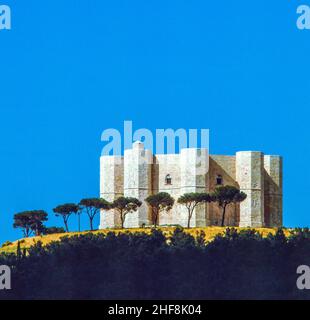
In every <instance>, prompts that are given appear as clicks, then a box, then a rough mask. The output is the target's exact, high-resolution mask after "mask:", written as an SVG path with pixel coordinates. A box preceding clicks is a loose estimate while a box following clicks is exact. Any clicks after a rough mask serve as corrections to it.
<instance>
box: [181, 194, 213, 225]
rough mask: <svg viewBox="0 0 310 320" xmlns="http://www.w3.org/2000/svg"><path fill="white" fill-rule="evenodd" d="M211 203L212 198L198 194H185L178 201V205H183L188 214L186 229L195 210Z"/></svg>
mask: <svg viewBox="0 0 310 320" xmlns="http://www.w3.org/2000/svg"><path fill="white" fill-rule="evenodd" d="M211 201H212V197H211V196H210V195H209V194H208V193H199V192H192V193H185V194H183V195H182V196H181V197H180V198H179V199H178V203H179V204H182V205H184V206H185V207H186V209H187V212H188V219H187V228H190V223H191V219H192V216H193V213H194V210H195V208H196V207H197V206H198V205H200V204H202V203H206V202H211Z"/></svg>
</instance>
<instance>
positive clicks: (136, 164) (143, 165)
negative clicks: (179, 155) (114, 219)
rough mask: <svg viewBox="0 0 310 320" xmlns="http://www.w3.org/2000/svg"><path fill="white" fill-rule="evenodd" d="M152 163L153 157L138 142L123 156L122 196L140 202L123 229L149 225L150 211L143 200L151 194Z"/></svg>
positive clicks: (127, 218)
mask: <svg viewBox="0 0 310 320" xmlns="http://www.w3.org/2000/svg"><path fill="white" fill-rule="evenodd" d="M152 162H153V155H152V152H151V151H150V150H145V149H144V145H143V143H142V142H140V141H136V142H134V143H133V146H132V149H128V150H125V154H124V196H125V197H134V198H137V199H139V200H140V201H141V202H142V206H141V207H140V208H138V210H137V211H136V212H131V213H129V214H128V215H127V217H126V220H125V225H124V226H125V227H127V228H137V227H141V226H142V225H149V224H150V223H151V222H150V221H151V219H150V212H149V211H150V210H149V208H148V206H147V204H146V203H145V201H144V199H145V198H147V197H148V196H149V195H150V194H151V193H152Z"/></svg>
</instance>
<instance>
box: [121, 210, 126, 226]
mask: <svg viewBox="0 0 310 320" xmlns="http://www.w3.org/2000/svg"><path fill="white" fill-rule="evenodd" d="M124 220H125V219H124V217H123V214H122V213H121V228H122V229H124Z"/></svg>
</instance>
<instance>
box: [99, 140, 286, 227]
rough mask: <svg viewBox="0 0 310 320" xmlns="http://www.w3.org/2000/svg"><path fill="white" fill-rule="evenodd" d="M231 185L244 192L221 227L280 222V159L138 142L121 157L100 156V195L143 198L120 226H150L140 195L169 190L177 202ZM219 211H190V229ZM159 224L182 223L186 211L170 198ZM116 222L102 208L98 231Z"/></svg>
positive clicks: (214, 221) (213, 219) (217, 219)
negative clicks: (162, 150)
mask: <svg viewBox="0 0 310 320" xmlns="http://www.w3.org/2000/svg"><path fill="white" fill-rule="evenodd" d="M220 185H233V186H235V187H238V188H240V190H241V191H243V192H245V193H246V194H247V198H246V200H245V201H244V202H242V203H240V204H231V205H229V207H228V208H227V212H226V217H225V225H227V226H240V227H263V226H265V227H280V226H282V157H280V156H273V155H264V154H263V153H262V152H260V151H240V152H237V153H236V155H235V156H223V155H209V153H208V150H207V149H193V148H188V149H182V150H181V152H180V153H179V154H160V155H153V154H152V153H151V151H149V150H145V148H144V145H143V143H141V142H139V141H137V142H135V143H134V144H133V147H132V149H129V150H125V153H124V156H102V157H101V158H100V196H101V197H102V198H104V199H106V200H108V201H113V200H114V199H116V198H117V197H119V196H125V197H135V198H138V199H139V200H140V201H142V203H143V204H142V206H141V207H140V208H139V209H138V211H136V212H133V213H129V214H128V215H127V217H126V220H125V224H124V226H125V227H126V228H134V227H141V226H148V225H151V210H150V209H149V208H148V206H147V204H146V203H145V201H144V199H145V198H146V197H147V196H149V195H151V194H156V193H158V192H168V193H169V194H171V196H172V197H173V198H174V199H175V200H177V199H178V197H179V196H181V195H182V194H184V193H188V192H212V191H214V189H215V188H216V187H217V186H220ZM220 223H221V210H220V208H219V207H218V205H217V204H216V203H210V204H206V205H201V206H199V207H197V208H196V209H195V212H194V214H193V217H192V219H191V226H192V227H203V226H210V225H220ZM159 225H181V226H186V225H187V210H186V208H185V207H184V206H181V205H179V204H178V203H177V202H175V204H174V206H173V209H172V210H171V211H170V212H168V213H166V212H164V213H162V214H161V215H160V217H159ZM119 226H120V220H119V216H118V215H117V214H114V212H113V210H110V211H102V212H101V214H100V226H99V228H100V229H105V228H116V227H119Z"/></svg>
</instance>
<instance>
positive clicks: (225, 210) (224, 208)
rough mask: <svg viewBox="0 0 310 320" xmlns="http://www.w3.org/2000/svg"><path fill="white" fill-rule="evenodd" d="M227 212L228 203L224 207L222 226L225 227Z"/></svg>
mask: <svg viewBox="0 0 310 320" xmlns="http://www.w3.org/2000/svg"><path fill="white" fill-rule="evenodd" d="M225 213H226V205H224V207H223V213H222V214H223V216H222V227H224V223H225Z"/></svg>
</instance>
